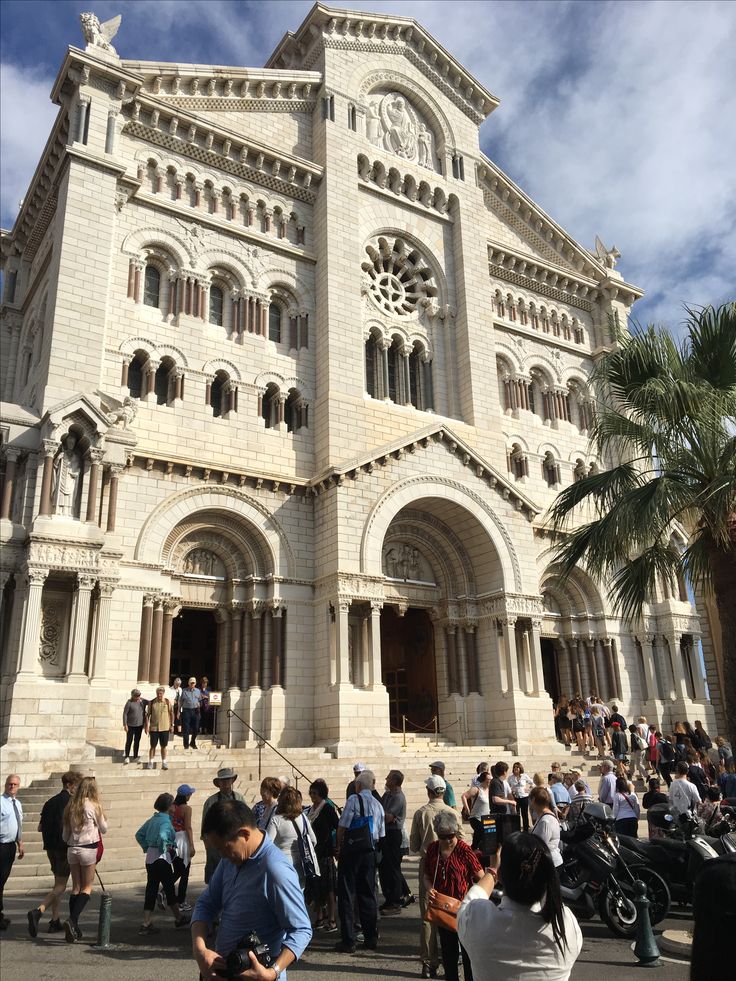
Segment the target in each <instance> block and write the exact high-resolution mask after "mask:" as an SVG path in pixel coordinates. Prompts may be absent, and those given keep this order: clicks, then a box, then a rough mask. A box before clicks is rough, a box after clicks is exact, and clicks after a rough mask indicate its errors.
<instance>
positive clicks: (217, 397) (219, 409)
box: [210, 371, 229, 418]
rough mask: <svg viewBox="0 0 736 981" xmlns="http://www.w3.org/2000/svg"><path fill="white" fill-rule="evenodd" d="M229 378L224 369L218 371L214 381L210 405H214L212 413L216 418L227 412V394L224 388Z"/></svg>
mask: <svg viewBox="0 0 736 981" xmlns="http://www.w3.org/2000/svg"><path fill="white" fill-rule="evenodd" d="M228 380H229V379H228V376H227V375H226V374H225V372H224V371H218V372H217V374H216V375H215V377H214V379H213V381H212V387H211V389H210V405H211V406H212V415H213V416H214V417H215V418H217V417H218V416H223V415H225V413H226V412H227V396H226V394H225V391H224V388H225V385H226V384H227V382H228Z"/></svg>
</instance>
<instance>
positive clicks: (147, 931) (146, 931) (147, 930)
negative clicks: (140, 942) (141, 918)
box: [138, 923, 161, 937]
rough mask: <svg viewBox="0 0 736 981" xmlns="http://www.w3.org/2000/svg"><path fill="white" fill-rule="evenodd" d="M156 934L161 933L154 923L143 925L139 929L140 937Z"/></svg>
mask: <svg viewBox="0 0 736 981" xmlns="http://www.w3.org/2000/svg"><path fill="white" fill-rule="evenodd" d="M154 933H161V931H160V930H159V928H158V927H155V926H154V925H153V923H141V925H140V927H139V928H138V936H139V937H148V936H151V935H152V934H154Z"/></svg>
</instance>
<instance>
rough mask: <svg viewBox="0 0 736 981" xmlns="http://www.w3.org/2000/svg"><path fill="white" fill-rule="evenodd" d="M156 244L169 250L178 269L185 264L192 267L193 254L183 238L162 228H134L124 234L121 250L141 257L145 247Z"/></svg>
mask: <svg viewBox="0 0 736 981" xmlns="http://www.w3.org/2000/svg"><path fill="white" fill-rule="evenodd" d="M156 246H158V247H160V248H162V249H164V250H165V251H167V252H169V253H170V254H171V257H172V258H173V259H174V261H175V262H176V263H177V265H178V266H179V268H180V269H181V268H185V267H186V266H189V267H190V268H193V267H194V256H193V255H192V253H191V252H190V250H189V248H188V246H187V244H186V243H185V242H184V240H183V239H181V238H179V237H178V236H177V235H172V234H171V232H169V231H166V230H165V229H163V228H154V227H152V226H147V227H145V228H139V229H136V231H134V232H131V233H130V234H129V235H126V236H125V238H124V239H123V244H122V246H121V251H122V253H123V255H126V256H129V257H133V258H142V257H143V255H144V253H145V250H146V249H150V248H155V247H156Z"/></svg>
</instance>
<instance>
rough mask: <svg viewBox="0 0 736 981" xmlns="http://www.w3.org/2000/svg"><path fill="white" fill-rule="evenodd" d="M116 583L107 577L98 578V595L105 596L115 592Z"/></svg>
mask: <svg viewBox="0 0 736 981" xmlns="http://www.w3.org/2000/svg"><path fill="white" fill-rule="evenodd" d="M116 585H117V583H115V582H110V581H109V580H107V579H100V582H99V590H100V596H107V597H109V596H112V594H113V593H114V592H115V586H116Z"/></svg>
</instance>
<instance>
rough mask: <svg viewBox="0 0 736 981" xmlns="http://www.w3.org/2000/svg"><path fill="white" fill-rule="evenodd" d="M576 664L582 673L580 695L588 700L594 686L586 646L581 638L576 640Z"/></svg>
mask: <svg viewBox="0 0 736 981" xmlns="http://www.w3.org/2000/svg"><path fill="white" fill-rule="evenodd" d="M575 663H576V664H577V666H578V671H579V673H580V694H581V695H582V696H583V698H584V699H585V698H587V697H588V695H590V689H591V686H592V684H593V682H592V680H591V677H590V672H589V670H588V669H589V664H588V658H587V656H586V651H585V645H584V643H583V640H582V639H581V638H580V637H576V638H575Z"/></svg>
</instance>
